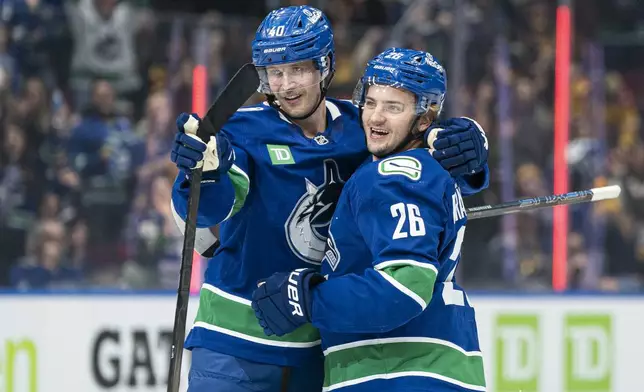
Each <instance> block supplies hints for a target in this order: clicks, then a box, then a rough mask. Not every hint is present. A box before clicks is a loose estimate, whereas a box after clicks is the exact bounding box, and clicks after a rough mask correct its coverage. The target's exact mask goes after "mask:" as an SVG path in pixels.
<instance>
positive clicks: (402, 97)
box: [362, 85, 415, 157]
mask: <svg viewBox="0 0 644 392" xmlns="http://www.w3.org/2000/svg"><path fill="white" fill-rule="evenodd" d="M414 118H415V97H414V95H413V94H412V93H410V92H409V91H404V90H399V89H397V88H394V87H390V86H379V85H371V86H369V87H368V89H367V94H366V97H365V103H364V107H363V110H362V125H363V126H364V131H365V134H366V137H367V149H368V150H369V152H370V153H371V154H373V155H375V156H377V157H382V156H385V155H388V154H391V153H392V152H394V150H395V149H396V148H398V147H400V144H401V143H402V142H403V141H404V140H405V138H407V136H408V135H409V132H410V128H411V125H412V123H413V121H414Z"/></svg>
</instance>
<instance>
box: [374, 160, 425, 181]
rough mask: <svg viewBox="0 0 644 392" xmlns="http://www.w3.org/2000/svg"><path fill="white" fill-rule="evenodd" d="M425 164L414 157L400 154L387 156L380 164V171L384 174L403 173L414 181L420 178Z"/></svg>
mask: <svg viewBox="0 0 644 392" xmlns="http://www.w3.org/2000/svg"><path fill="white" fill-rule="evenodd" d="M422 168H423V165H421V163H420V161H419V160H418V159H416V158H413V157H406V156H398V157H391V158H386V159H383V160H382V161H380V163H379V164H378V173H380V174H382V175H383V176H393V175H397V174H399V175H402V176H405V177H408V178H409V179H411V180H413V181H418V180H419V179H420V173H421V171H422Z"/></svg>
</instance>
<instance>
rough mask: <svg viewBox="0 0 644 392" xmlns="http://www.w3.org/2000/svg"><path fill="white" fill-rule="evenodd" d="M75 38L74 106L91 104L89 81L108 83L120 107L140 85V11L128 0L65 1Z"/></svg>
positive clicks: (133, 94) (72, 69) (132, 95)
mask: <svg viewBox="0 0 644 392" xmlns="http://www.w3.org/2000/svg"><path fill="white" fill-rule="evenodd" d="M67 15H68V18H69V21H70V28H71V30H72V32H73V37H74V53H73V56H72V66H71V67H72V68H71V87H72V90H73V92H74V104H75V105H76V108H79V109H83V108H84V107H85V106H86V105H88V104H90V103H91V93H90V92H91V91H92V87H91V86H92V81H94V80H96V79H98V78H100V79H104V80H107V81H109V82H110V84H111V85H112V86H113V88H114V90H115V91H116V94H117V98H118V99H119V100H122V101H121V102H120V103H121V104H123V106H122V107H121V109H122V110H128V109H132V107H131V106H130V105H128V103H131V102H128V101H131V100H132V99H133V98H134V97H135V96H136V95H137V92H138V91H139V90H140V89H141V87H142V80H141V78H140V76H139V73H138V64H137V57H136V50H135V35H136V32H137V28H139V26H140V23H138V22H139V20H138V17H139V14H138V13H137V12H136V10H135V9H134V8H133V7H132V6H131V5H130V4H129V3H128V2H118V1H117V0H78V1H75V2H71V1H70V2H68V3H67Z"/></svg>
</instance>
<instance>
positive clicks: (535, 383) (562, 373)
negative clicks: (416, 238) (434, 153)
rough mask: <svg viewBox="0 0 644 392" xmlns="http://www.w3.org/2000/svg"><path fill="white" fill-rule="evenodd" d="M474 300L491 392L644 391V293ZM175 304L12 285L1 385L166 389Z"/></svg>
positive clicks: (0, 350) (1, 330) (2, 305)
mask: <svg viewBox="0 0 644 392" xmlns="http://www.w3.org/2000/svg"><path fill="white" fill-rule="evenodd" d="M470 300H471V302H472V303H473V304H474V305H475V308H476V311H477V321H478V326H479V335H480V340H481V348H482V351H483V356H484V358H485V360H486V376H487V381H488V390H489V391H498V392H518V391H522V392H531V391H533V392H546V391H548V392H558V391H559V392H588V391H592V392H604V391H605V392H632V391H638V390H644V389H641V388H644V387H643V385H644V375H643V372H644V367H643V366H642V362H641V353H642V352H644V296H609V297H606V296H556V295H544V296H525V295H518V296H510V295H504V296H489V295H470ZM197 305H198V301H197V298H196V297H195V298H192V300H191V303H190V308H189V313H188V320H192V319H193V318H194V315H195V314H196V310H197ZM174 306H175V297H174V296H173V295H141V294H133V295H123V294H119V295H109V294H105V295H104V294H100V295H96V294H91V295H88V294H79V295H70V294H65V295H55V294H54V295H52V294H47V295H31V294H30V295H24V294H18V295H12V294H6V293H4V294H2V295H0V315H1V316H2V323H0V392H55V391H67V392H77V391H78V392H81V391H82V392H92V391H96V392H99V391H123V392H125V391H154V392H165V383H166V381H167V376H168V363H169V360H168V353H169V347H170V342H171V336H172V322H173V316H174ZM189 361H190V355H189V353H187V354H186V355H185V356H184V375H186V376H187V369H188V366H189ZM185 378H186V377H184V378H183V379H185ZM183 390H184V391H185V386H184V387H183Z"/></svg>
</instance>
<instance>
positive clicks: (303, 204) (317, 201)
mask: <svg viewBox="0 0 644 392" xmlns="http://www.w3.org/2000/svg"><path fill="white" fill-rule="evenodd" d="M304 181H306V193H305V194H304V195H302V197H301V198H300V200H298V202H297V204H296V205H295V207H294V208H293V211H291V214H290V215H289V217H288V220H287V221H286V224H285V225H284V229H285V231H286V239H287V240H288V245H289V246H290V248H291V250H292V251H293V253H295V255H297V257H299V258H300V259H302V260H304V261H306V262H307V263H312V264H320V262H321V261H322V258H323V257H324V249H325V246H326V239H327V234H328V230H329V225H330V224H331V218H332V217H333V212H334V211H335V205H336V203H337V201H338V199H339V198H340V193H341V192H342V187H343V186H344V181H343V180H342V178H340V170H339V169H338V164H337V163H336V162H335V161H334V160H332V159H327V160H325V161H324V183H322V184H320V185H318V186H316V185H315V184H313V183H312V182H311V181H309V180H308V179H306V178H305V179H304Z"/></svg>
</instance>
